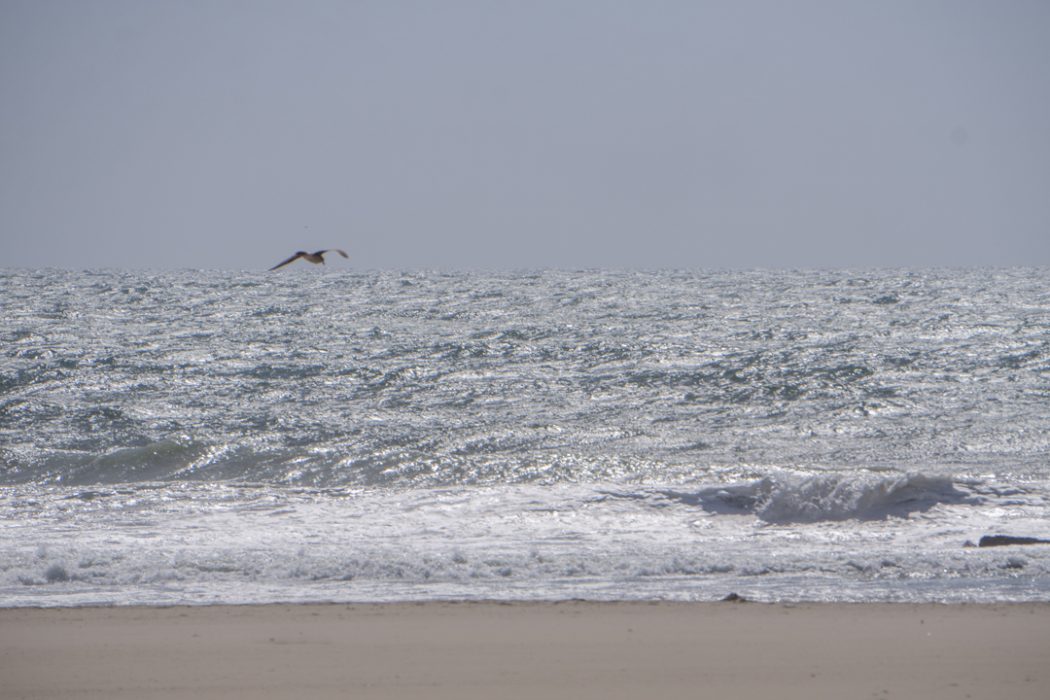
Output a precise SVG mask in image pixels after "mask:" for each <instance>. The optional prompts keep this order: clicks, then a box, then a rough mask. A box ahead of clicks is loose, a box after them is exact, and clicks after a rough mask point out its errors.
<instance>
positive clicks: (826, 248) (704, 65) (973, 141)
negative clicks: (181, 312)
mask: <svg viewBox="0 0 1050 700" xmlns="http://www.w3.org/2000/svg"><path fill="white" fill-rule="evenodd" d="M1048 37H1050V2H1046V1H1045V0H1002V1H1000V2H991V1H985V0H979V1H969V0H947V1H937V0H879V1H878V2H872V1H870V0H857V1H853V0H792V1H791V2H784V1H781V0H727V1H724V2H723V1H716V0H711V1H707V2H705V1H702V0H530V1H529V2H517V1H514V0H484V1H483V0H441V1H438V0H418V1H417V0H378V1H375V2H373V1H370V0H294V1H293V0H282V1H274V0H149V1H143V0H91V1H90V2H84V1H82V0H0V268H4V267H6V268H37V267H61V268H71V269H88V268H103V267H106V268H132V269H173V268H208V269H229V270H254V269H266V268H267V267H269V266H271V265H273V264H275V263H276V262H279V261H280V260H283V259H284V258H285V257H287V256H288V255H289V254H291V253H292V252H294V251H296V250H299V249H306V250H315V249H318V248H328V247H340V248H343V249H345V250H346V251H347V252H348V253H349V254H350V256H351V257H350V259H349V260H342V259H341V258H336V259H335V260H330V262H329V265H328V267H329V268H335V267H339V268H341V269H358V270H374V269H437V270H470V269H492V270H504V269H522V268H562V269H580V268H647V269H648V268H684V269H725V268H730V269H735V268H845V267H849V268H855V267H929V266H938V267H940V266H953V267H954V266H985V265H994V266H1010V265H1050V40H1048ZM300 267H301V266H300ZM305 267H307V268H312V266H305Z"/></svg>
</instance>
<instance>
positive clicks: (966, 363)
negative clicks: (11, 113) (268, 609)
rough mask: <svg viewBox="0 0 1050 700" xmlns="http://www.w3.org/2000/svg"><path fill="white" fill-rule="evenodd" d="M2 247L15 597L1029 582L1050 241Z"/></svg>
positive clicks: (1040, 523) (4, 537) (1044, 477)
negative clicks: (596, 262) (357, 264)
mask: <svg viewBox="0 0 1050 700" xmlns="http://www.w3.org/2000/svg"><path fill="white" fill-rule="evenodd" d="M284 272H285V273H284V274H280V273H273V274H265V273H257V272H251V273H217V272H203V271H185V272H175V273H144V272H120V271H102V272H64V271H17V270H15V271H12V270H8V271H0V304H2V317H3V321H2V322H0V347H2V351H0V605H53V604H87V603H98V602H115V603H135V602H145V603H171V602H192V603H205V602H265V601H275V600H402V599H426V598H443V597H451V598H463V599H475V598H528V599H539V598H566V597H586V598H598V599H608V598H673V599H709V598H714V597H721V596H722V595H725V594H726V593H728V592H730V591H735V592H738V593H741V594H744V595H746V596H748V597H752V598H756V599H766V600H1047V599H1050V547H1046V546H1032V547H1008V548H996V549H983V548H982V549H975V548H966V547H963V544H964V543H965V542H966V541H967V540H971V541H976V540H977V539H978V538H979V537H980V536H981V535H983V534H989V533H993V532H994V533H1005V534H1013V535H1028V536H1046V537H1050V521H1048V516H1050V500H1048V499H1050V457H1048V455H1050V281H1048V280H1050V277H1048V274H1047V273H1048V271H1047V270H1045V269H1015V270H976V271H973V270H971V271H952V270H933V271H837V272H758V271H756V272H720V273H692V272H650V273H642V272H607V271H591V272H538V273H508V274H481V273H461V274H440V273H397V272H380V273H374V272H370V273H345V272H337V271H334V270H328V271H323V272H322V271H318V270H316V269H307V268H303V269H300V270H287V271H284Z"/></svg>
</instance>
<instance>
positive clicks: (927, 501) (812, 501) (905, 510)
mask: <svg viewBox="0 0 1050 700" xmlns="http://www.w3.org/2000/svg"><path fill="white" fill-rule="evenodd" d="M962 486H963V485H962V484H959V483H957V482H955V481H953V480H952V479H950V478H949V477H944V476H926V475H923V474H914V473H910V474H898V475H893V476H874V475H872V476H865V475H857V474H818V475H808V476H796V475H773V476H767V477H764V478H762V479H759V480H757V481H752V482H748V483H744V484H734V485H729V486H719V487H713V488H708V489H703V490H701V491H700V492H698V493H696V494H693V495H692V496H691V497H688V498H686V499H685V500H690V501H692V502H694V503H696V504H697V505H699V506H700V507H702V508H704V510H707V511H710V512H714V513H734V512H735V513H751V514H754V515H756V516H757V517H758V518H760V519H761V520H763V521H765V522H768V523H814V522H820V521H839V520H882V519H886V518H889V517H907V516H908V515H911V514H912V513H917V512H922V511H926V510H929V509H931V508H933V507H935V506H937V505H940V504H960V503H964V504H971V505H976V504H978V503H980V502H981V499H980V497H979V496H975V495H974V494H973V493H972V492H971V491H970V490H968V489H965V488H963V487H962ZM668 495H674V496H676V497H678V498H680V499H682V497H683V496H684V494H668Z"/></svg>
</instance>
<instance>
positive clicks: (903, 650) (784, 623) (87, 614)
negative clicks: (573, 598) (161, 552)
mask: <svg viewBox="0 0 1050 700" xmlns="http://www.w3.org/2000/svg"><path fill="white" fill-rule="evenodd" d="M0 697H2V698H5V699H6V698H74V697H75V698H135V699H136V700H140V699H142V700H145V699H148V698H256V699H258V698H262V699H266V698H296V699H298V700H310V699H313V698H501V699H504V698H602V699H608V698H660V699H664V698H705V697H710V698H760V699H764V698H770V699H772V698H777V699H778V700H779V699H784V698H788V699H790V698H836V699H841V698H925V699H933V700H936V699H938V698H996V699H1002V698H1038V699H1039V700H1046V698H1050V604H1019V605H904V604H889V605H883V604H874V605H872V604H864V605H830V604H825V605H797V606H785V605H764V604H754V603H702V604H676V603H581V602H566V603H513V604H499V603H441V602H435V603H424V604H394V605H349V606H347V605H267V606H240V607H238V606H234V607H227V606H217V607H174V608H72V609H2V610H0Z"/></svg>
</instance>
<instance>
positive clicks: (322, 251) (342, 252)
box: [314, 248, 350, 258]
mask: <svg viewBox="0 0 1050 700" xmlns="http://www.w3.org/2000/svg"><path fill="white" fill-rule="evenodd" d="M325 253H339V254H340V255H342V256H343V257H344V258H349V257H350V256H349V255H347V254H346V252H345V251H342V250H339V249H338V248H328V249H326V250H319V251H317V252H316V253H314V255H324V254H325Z"/></svg>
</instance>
